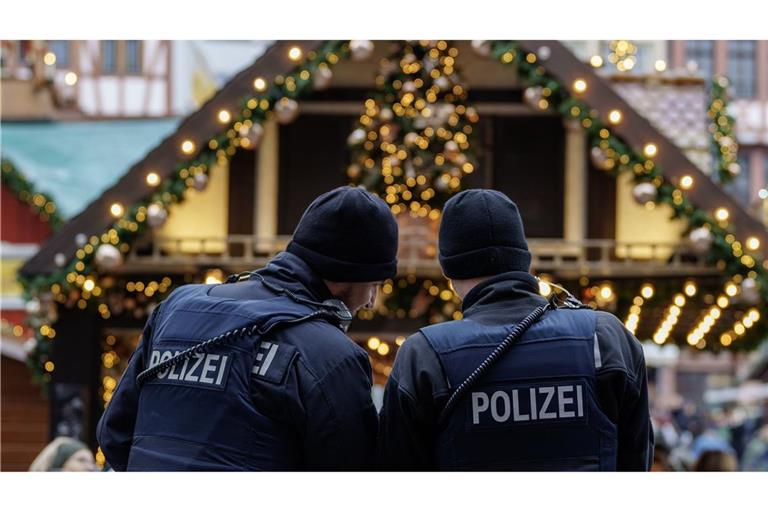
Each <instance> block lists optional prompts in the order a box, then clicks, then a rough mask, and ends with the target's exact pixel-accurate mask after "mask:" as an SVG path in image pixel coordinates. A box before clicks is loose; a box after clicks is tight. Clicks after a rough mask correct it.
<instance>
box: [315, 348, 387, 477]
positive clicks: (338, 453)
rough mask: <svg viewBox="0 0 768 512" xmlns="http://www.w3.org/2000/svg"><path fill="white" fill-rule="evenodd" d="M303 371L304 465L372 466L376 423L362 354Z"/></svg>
mask: <svg viewBox="0 0 768 512" xmlns="http://www.w3.org/2000/svg"><path fill="white" fill-rule="evenodd" d="M350 343H351V342H350ZM300 364H301V362H300ZM304 373H305V374H306V375H308V378H307V380H308V381H309V384H308V385H307V386H305V389H304V391H303V394H304V396H303V397H302V402H303V404H304V414H305V422H306V423H305V425H306V429H305V433H304V465H305V468H304V469H306V470H310V471H313V470H314V471H318V470H335V471H350V470H367V469H373V464H374V455H375V447H376V431H377V427H378V425H377V413H376V407H375V406H374V405H373V399H372V397H371V385H372V377H371V364H370V361H369V360H368V356H367V354H365V352H363V351H359V352H357V351H356V352H355V353H354V354H351V355H349V356H347V357H345V358H343V359H342V360H341V361H340V362H339V363H338V364H337V365H336V366H335V367H334V368H333V369H332V370H331V371H329V372H327V373H326V374H325V375H323V376H320V377H316V376H313V375H312V374H311V372H309V369H308V368H306V367H305V368H304Z"/></svg>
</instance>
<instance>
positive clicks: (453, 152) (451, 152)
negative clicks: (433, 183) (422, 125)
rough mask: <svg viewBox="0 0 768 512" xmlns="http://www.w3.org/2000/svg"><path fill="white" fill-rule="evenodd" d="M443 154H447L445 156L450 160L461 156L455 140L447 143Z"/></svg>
mask: <svg viewBox="0 0 768 512" xmlns="http://www.w3.org/2000/svg"><path fill="white" fill-rule="evenodd" d="M443 152H444V153H445V156H446V157H448V158H449V159H453V158H455V157H456V156H458V154H459V145H458V144H457V143H456V141H455V140H449V141H448V142H446V143H445V146H444V147H443Z"/></svg>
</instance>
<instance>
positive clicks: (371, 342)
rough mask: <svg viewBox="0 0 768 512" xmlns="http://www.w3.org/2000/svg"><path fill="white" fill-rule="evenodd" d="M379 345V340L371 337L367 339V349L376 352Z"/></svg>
mask: <svg viewBox="0 0 768 512" xmlns="http://www.w3.org/2000/svg"><path fill="white" fill-rule="evenodd" d="M380 345H381V340H380V339H379V338H377V337H376V336H371V337H370V338H368V348H369V349H371V350H377V349H378V348H379V346H380Z"/></svg>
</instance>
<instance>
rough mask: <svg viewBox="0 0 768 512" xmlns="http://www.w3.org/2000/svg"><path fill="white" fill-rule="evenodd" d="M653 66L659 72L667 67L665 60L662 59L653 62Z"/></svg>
mask: <svg viewBox="0 0 768 512" xmlns="http://www.w3.org/2000/svg"><path fill="white" fill-rule="evenodd" d="M653 67H654V68H655V69H656V71H658V72H659V73H661V72H663V71H665V70H666V69H667V62H666V61H665V60H663V59H659V60H657V61H656V62H654V64H653Z"/></svg>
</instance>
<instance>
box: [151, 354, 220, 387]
mask: <svg viewBox="0 0 768 512" xmlns="http://www.w3.org/2000/svg"><path fill="white" fill-rule="evenodd" d="M179 352H180V351H179V350H176V351H171V350H153V351H152V354H151V356H150V359H149V366H150V367H152V366H155V365H157V364H160V363H162V362H163V361H167V360H168V359H170V358H171V357H174V356H175V355H176V354H178V353H179ZM229 358H230V356H227V355H220V354H195V355H193V356H192V357H191V358H190V359H187V360H185V361H184V362H183V363H181V365H180V366H181V367H179V365H178V364H175V365H173V366H171V367H170V368H169V369H167V370H165V371H162V372H160V373H158V374H157V381H158V382H161V383H167V384H181V385H188V386H200V387H208V388H216V389H224V386H225V385H226V382H227V374H228V373H229V368H230V360H229ZM150 382H151V381H150Z"/></svg>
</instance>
